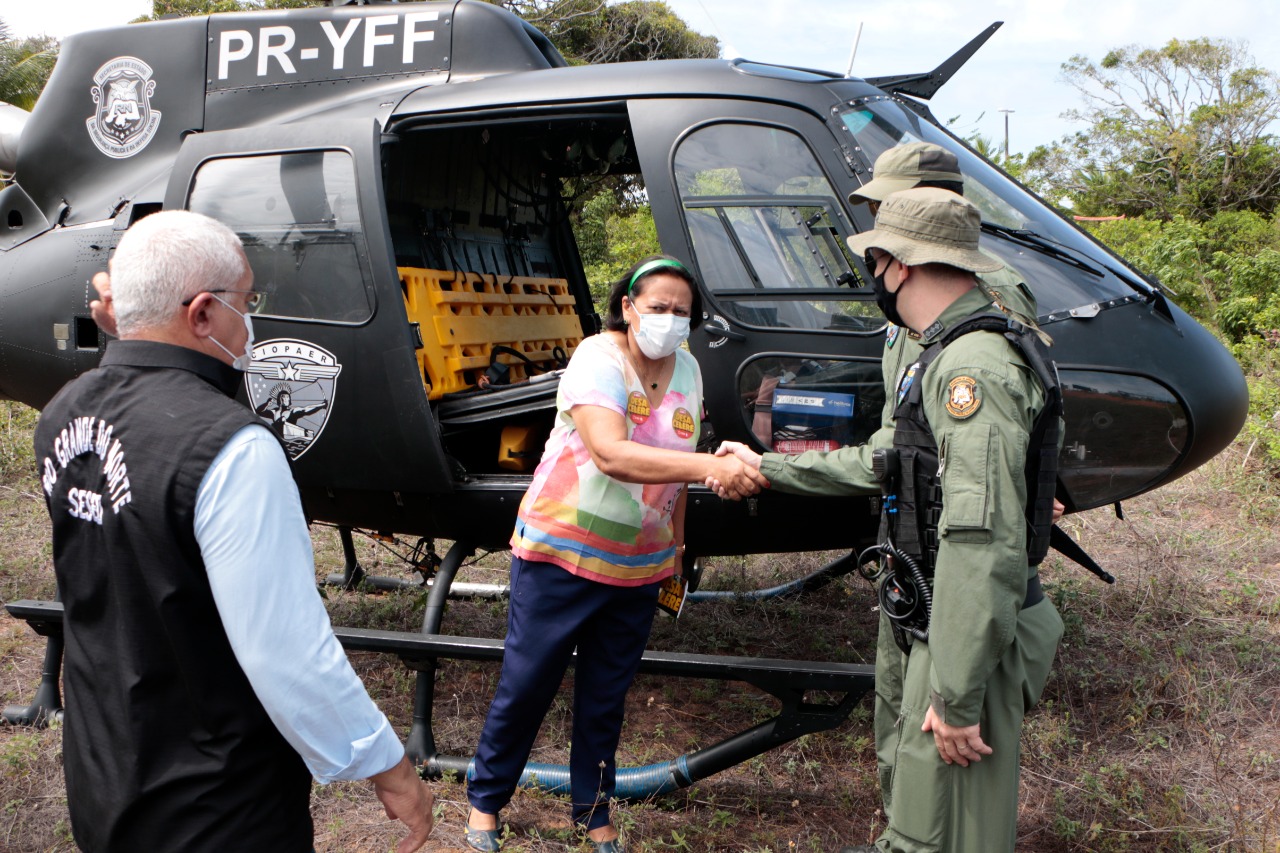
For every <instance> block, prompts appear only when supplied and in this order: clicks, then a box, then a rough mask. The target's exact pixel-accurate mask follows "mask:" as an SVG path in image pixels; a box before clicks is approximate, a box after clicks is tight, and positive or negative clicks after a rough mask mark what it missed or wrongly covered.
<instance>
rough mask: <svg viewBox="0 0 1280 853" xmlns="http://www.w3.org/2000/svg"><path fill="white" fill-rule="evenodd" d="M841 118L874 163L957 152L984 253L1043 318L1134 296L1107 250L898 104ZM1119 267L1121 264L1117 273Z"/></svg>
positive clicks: (870, 106)
mask: <svg viewBox="0 0 1280 853" xmlns="http://www.w3.org/2000/svg"><path fill="white" fill-rule="evenodd" d="M841 118H842V119H843V121H844V125H845V128H846V129H847V130H848V132H849V134H850V135H851V136H852V137H853V140H854V142H855V143H856V146H857V148H859V149H860V150H861V152H862V154H863V155H864V156H865V158H866V160H867V161H868V162H869V163H874V162H875V159H876V158H877V157H879V156H880V154H882V153H883V152H884V151H885V150H887V149H888V148H891V147H893V146H895V145H901V144H905V143H908V142H932V143H935V144H937V145H941V146H943V147H944V148H946V149H947V150H949V151H951V152H953V153H954V154H955V155H956V157H957V158H958V159H959V161H960V172H961V173H962V174H963V175H964V187H965V189H964V191H965V197H966V198H968V199H969V200H970V201H972V202H973V203H974V204H975V205H977V207H978V209H979V210H981V211H982V219H983V234H982V248H983V249H984V250H985V251H988V252H990V253H991V254H994V255H996V256H997V257H999V258H1000V260H1002V261H1004V263H1005V265H1006V266H1008V267H1010V268H1011V269H1013V270H1014V271H1016V272H1017V273H1018V274H1019V276H1020V277H1021V278H1022V279H1023V281H1025V282H1026V283H1027V284H1028V285H1029V286H1030V287H1031V290H1032V292H1033V293H1035V296H1036V300H1037V302H1038V303H1039V315H1040V316H1041V317H1042V318H1043V317H1046V316H1048V315H1049V314H1053V313H1057V312H1062V311H1070V310H1071V309H1073V308H1079V307H1080V306H1083V305H1093V304H1095V303H1103V302H1107V301H1109V300H1113V299H1118V298H1123V297H1132V296H1134V290H1133V289H1131V288H1127V287H1125V285H1124V283H1123V282H1121V281H1120V280H1119V279H1116V278H1113V277H1109V276H1104V275H1102V271H1101V270H1100V269H1098V261H1099V259H1101V258H1104V257H1105V250H1103V249H1102V248H1101V247H1099V246H1098V245H1096V244H1094V243H1092V242H1091V241H1089V240H1088V238H1086V237H1085V236H1083V235H1082V234H1080V233H1079V232H1078V231H1077V230H1076V229H1074V228H1072V227H1071V226H1070V225H1068V224H1067V223H1066V222H1063V221H1062V220H1061V219H1059V218H1058V217H1056V216H1053V215H1052V214H1050V213H1049V212H1048V211H1046V210H1045V208H1044V205H1043V204H1042V203H1041V202H1040V201H1039V200H1037V199H1036V198H1034V197H1033V196H1031V195H1030V194H1028V193H1027V192H1026V191H1025V190H1023V189H1022V188H1021V187H1019V186H1018V185H1017V184H1015V183H1014V182H1013V181H1011V180H1009V179H1008V178H1007V177H1006V176H1005V175H1003V174H1001V173H1000V172H999V171H998V170H997V169H995V168H993V167H992V166H991V164H990V163H988V162H986V161H985V160H983V159H982V158H981V157H979V156H978V155H976V154H974V153H973V152H972V151H970V150H969V149H968V148H966V147H964V146H963V145H960V144H959V143H957V142H956V140H955V139H954V138H952V137H951V136H949V135H947V134H946V133H944V132H943V131H942V130H940V129H938V128H937V127H936V126H934V125H933V124H930V123H929V122H927V121H925V120H923V119H921V118H920V117H919V116H918V115H916V114H915V113H912V112H911V111H910V110H907V109H904V108H903V107H902V106H901V105H899V104H898V103H897V102H896V101H894V100H893V99H892V98H889V97H886V96H883V95H880V96H876V97H873V98H866V99H860V100H858V101H855V102H853V103H852V104H850V105H849V106H848V107H847V108H846V109H845V110H844V111H843V112H842V113H841ZM868 180H869V178H868ZM1120 265H1121V264H1120V263H1119V262H1118V261H1117V262H1116V263H1115V264H1114V265H1113V266H1115V267H1119V266H1120ZM1129 275H1130V276H1132V274H1129Z"/></svg>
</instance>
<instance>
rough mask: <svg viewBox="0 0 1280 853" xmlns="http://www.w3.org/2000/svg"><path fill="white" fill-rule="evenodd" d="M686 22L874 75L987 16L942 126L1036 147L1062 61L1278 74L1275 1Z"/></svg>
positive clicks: (50, 13)
mask: <svg viewBox="0 0 1280 853" xmlns="http://www.w3.org/2000/svg"><path fill="white" fill-rule="evenodd" d="M666 3H667V5H668V6H670V7H671V8H672V10H673V11H675V12H676V14H678V15H679V16H680V17H681V18H683V19H684V21H685V22H686V23H688V24H689V26H690V27H692V28H693V29H695V30H697V31H698V32H701V33H705V34H707V35H714V36H716V37H717V38H719V39H720V42H721V48H722V50H723V52H724V55H725V56H726V57H733V56H742V57H745V58H747V59H753V60H757V61H760V62H772V63H777V64H782V65H798V66H802V67H807V68H819V69H823V70H829V71H838V72H840V73H844V72H845V70H846V69H847V68H848V66H849V57H850V54H851V53H852V50H853V44H854V39H855V37H856V36H857V34H858V27H859V25H860V24H861V26H862V36H861V39H860V40H859V43H858V51H857V56H856V57H855V61H854V66H853V73H854V75H855V76H859V77H877V76H884V75H890V74H907V73H912V72H919V71H929V70H932V69H933V68H934V67H935V66H937V65H938V64H939V63H941V62H942V61H943V60H945V59H946V58H947V57H949V56H951V54H953V53H955V52H956V51H957V50H959V49H960V48H961V47H962V46H963V45H964V44H965V43H967V42H968V41H969V40H970V39H972V38H973V37H974V36H976V35H977V34H978V33H980V32H981V31H982V30H984V29H985V28H986V27H987V26H988V25H989V24H991V23H992V22H994V21H1004V22H1005V23H1004V26H1003V27H1001V28H1000V30H999V31H998V32H996V34H995V35H994V36H993V37H992V38H991V40H990V41H988V42H987V43H986V45H984V46H983V47H982V49H981V50H979V51H978V53H977V55H976V56H974V57H973V58H972V59H971V60H970V61H969V63H968V64H967V65H966V66H965V67H964V68H962V69H961V70H960V72H959V73H958V74H957V75H956V76H955V77H954V78H952V80H951V81H950V82H949V83H948V84H947V85H946V86H944V87H943V88H942V90H941V91H940V92H939V93H938V94H937V95H936V96H935V97H934V98H933V101H932V104H931V105H932V109H933V113H934V115H935V116H937V117H938V119H939V120H941V121H947V120H949V119H952V118H956V121H955V123H954V124H953V125H952V128H953V130H955V131H957V132H958V133H959V134H960V135H961V136H968V135H969V134H971V133H975V132H976V133H979V134H981V135H983V136H986V137H988V138H989V139H991V140H992V141H993V142H994V143H995V144H996V146H997V147H1002V146H1003V145H1004V138H1005V117H1006V114H1005V113H1002V112H1001V110H1012V112H1011V113H1008V128H1009V149H1010V151H1011V152H1013V153H1017V152H1019V151H1022V152H1026V151H1030V150H1031V149H1032V148H1034V147H1035V146H1036V145H1040V144H1045V143H1049V142H1052V141H1054V140H1056V139H1059V138H1061V137H1062V136H1063V135H1065V134H1068V133H1071V132H1073V131H1075V130H1082V129H1084V125H1082V124H1079V123H1072V122H1070V121H1068V120H1066V119H1064V118H1062V117H1061V114H1062V113H1063V112H1065V111H1067V110H1069V109H1072V108H1073V107H1078V106H1080V105H1081V100H1080V96H1079V95H1078V93H1077V92H1076V90H1075V89H1074V88H1072V87H1071V86H1070V85H1069V84H1068V83H1066V82H1064V81H1063V80H1062V73H1061V66H1062V63H1063V62H1066V61H1067V60H1068V59H1069V58H1071V56H1073V55H1075V54H1083V55H1084V56H1086V57H1088V58H1089V59H1091V60H1093V61H1095V62H1096V61H1098V60H1100V59H1101V58H1102V57H1103V56H1104V55H1105V54H1106V53H1107V51H1108V50H1110V49H1111V48H1114V47H1121V46H1124V45H1130V44H1137V45H1140V46H1142V47H1160V46H1163V45H1164V44H1166V43H1167V42H1168V41H1169V40H1170V39H1173V38H1179V39H1190V38H1201V37H1209V38H1224V39H1242V40H1244V41H1246V42H1248V47H1249V51H1250V53H1252V54H1253V56H1254V58H1255V60H1256V61H1257V62H1258V63H1259V64H1260V65H1262V66H1264V67H1266V68H1270V69H1272V70H1273V71H1280V2H1276V0H1212V2H1205V0H666ZM150 10H151V2H150V0H6V2H5V3H4V9H3V11H0V19H3V20H4V21H5V22H6V23H7V24H8V25H9V27H10V29H11V31H12V32H13V33H14V34H15V35H17V36H20V37H21V36H28V35H39V34H47V35H52V36H57V37H59V38H61V37H64V36H66V35H69V34H71V33H73V32H78V31H80V30H87V29H95V28H97V27H103V26H112V25H115V24H119V23H124V22H126V21H129V20H131V19H132V18H135V17H138V16H139V15H144V14H148V13H149V12H150Z"/></svg>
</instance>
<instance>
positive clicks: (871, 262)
mask: <svg viewBox="0 0 1280 853" xmlns="http://www.w3.org/2000/svg"><path fill="white" fill-rule="evenodd" d="M888 254H889V253H888V252H880V253H879V254H876V250H875V249H867V251H866V254H864V255H863V256H862V262H863V263H865V264H866V265H867V271H868V272H870V273H871V274H872V275H875V274H876V268H877V267H879V266H880V261H881V260H882V259H883V258H884V257H885V256H886V255H888Z"/></svg>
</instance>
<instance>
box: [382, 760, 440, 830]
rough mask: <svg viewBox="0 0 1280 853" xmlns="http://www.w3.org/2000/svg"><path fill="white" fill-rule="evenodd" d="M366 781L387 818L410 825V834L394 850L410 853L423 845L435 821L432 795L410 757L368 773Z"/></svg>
mask: <svg viewBox="0 0 1280 853" xmlns="http://www.w3.org/2000/svg"><path fill="white" fill-rule="evenodd" d="M369 781H370V782H372V783H373V788H374V791H375V793H377V795H378V799H379V800H381V801H382V807H383V808H384V809H385V810H386V812H387V817H389V818H391V819H392V820H398V821H400V822H401V823H403V824H404V825H405V826H407V827H409V834H408V835H407V836H405V837H404V838H402V839H400V843H399V844H398V845H396V853H413V851H415V850H417V849H418V848H420V847H422V845H424V844H426V843H427V836H428V835H430V834H431V825H432V823H433V822H434V820H435V817H434V815H432V813H431V809H432V806H433V804H434V802H435V798H434V797H433V796H432V795H431V789H430V788H428V787H427V783H426V782H423V781H422V779H420V778H419V777H418V771H417V770H415V769H414V767H413V765H412V764H411V763H409V757H408V756H405V757H404V758H401V759H400V763H399V764H397V765H396V766H395V767H392V768H391V769H390V770H384V771H382V772H381V773H378V774H377V775H375V776H370V777H369Z"/></svg>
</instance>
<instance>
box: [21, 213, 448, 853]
mask: <svg viewBox="0 0 1280 853" xmlns="http://www.w3.org/2000/svg"><path fill="white" fill-rule="evenodd" d="M94 284H95V285H96V286H97V287H98V290H99V293H100V294H101V295H102V299H101V301H96V302H95V303H94V304H93V311H94V316H95V318H96V319H98V320H99V322H100V324H101V325H102V326H103V328H104V329H105V330H106V331H108V332H110V333H116V332H118V333H119V335H120V339H119V340H116V341H112V342H111V343H110V344H109V345H108V347H107V351H106V353H105V354H104V355H103V358H102V363H101V365H100V366H99V367H98V368H97V369H95V370H92V371H90V372H88V373H86V374H85V375H83V376H81V377H79V378H78V379H76V380H75V381H73V382H71V383H69V384H68V385H67V386H66V387H64V388H63V389H62V391H61V392H59V394H58V395H57V396H56V397H55V398H54V399H53V400H52V401H51V402H50V403H49V405H48V406H47V407H46V408H45V410H44V412H43V413H42V415H41V418H40V422H39V424H38V425H37V428H36V437H35V449H36V461H37V465H38V466H39V469H40V476H41V483H42V486H43V488H44V492H45V497H46V501H47V503H48V507H49V514H50V516H51V518H52V520H53V550H54V553H53V557H54V568H55V571H56V573H57V577H58V589H59V592H60V594H61V597H62V600H63V605H64V608H65V622H64V630H65V633H66V672H65V676H64V684H65V689H66V695H67V710H66V727H65V734H64V745H63V763H64V767H65V773H66V780H67V801H68V808H69V810H70V812H71V826H72V833H73V835H74V836H75V840H76V843H77V844H78V845H79V846H80V848H81V849H83V850H86V851H91V853H97V851H140V850H146V851H183V853H192V851H226V850H272V851H299V853H306V852H307V851H310V850H312V844H313V839H312V824H311V816H310V813H309V799H310V789H311V777H312V776H314V777H316V778H317V779H319V780H320V781H322V782H326V781H329V780H332V779H362V778H368V779H370V780H372V782H373V783H374V786H375V790H376V792H377V795H378V797H379V799H380V800H381V801H382V803H383V805H384V807H385V810H386V813H387V815H388V816H389V817H392V818H398V819H399V820H401V821H403V822H404V823H405V824H406V826H408V828H409V830H410V834H409V835H408V836H407V837H406V838H404V839H403V840H402V841H401V842H400V845H399V848H398V849H399V851H400V853H409V852H410V851H413V850H416V849H418V848H419V847H421V846H422V844H423V843H424V842H425V841H426V837H427V835H428V833H429V832H430V831H431V824H432V814H431V808H432V798H431V793H430V791H429V789H428V788H427V787H426V785H425V783H423V782H422V780H421V779H419V778H418V775H417V773H416V772H415V770H414V768H413V766H412V765H411V764H410V762H409V761H408V759H407V758H406V756H405V753H404V748H403V746H402V745H401V743H400V740H399V738H398V737H397V736H396V734H395V732H394V731H393V730H392V728H391V726H390V724H389V723H388V721H387V719H386V717H385V716H384V715H383V714H382V712H381V711H379V710H378V708H377V706H375V705H374V704H373V702H372V700H370V699H369V696H368V694H367V693H366V692H365V689H364V686H363V684H362V683H361V682H360V680H359V678H358V677H357V676H356V674H355V672H354V671H353V670H352V669H351V666H350V664H349V663H348V662H347V659H346V656H345V654H344V653H343V651H342V647H341V646H340V645H339V643H338V641H337V638H336V637H334V634H333V629H332V627H331V625H330V623H329V619H328V615H327V614H326V612H325V610H324V606H323V604H322V602H321V601H320V598H319V596H318V594H317V592H316V589H315V572H314V566H313V562H312V559H313V558H312V550H311V541H310V537H309V535H308V531H307V525H306V521H305V518H304V516H303V512H302V506H301V502H300V499H299V496H298V490H297V487H296V485H295V484H294V482H293V479H292V477H291V476H290V473H289V466H288V462H287V460H286V458H285V455H284V452H283V450H282V448H281V447H280V445H279V442H278V440H277V439H276V437H275V436H274V435H273V434H272V433H271V431H270V430H269V429H268V428H267V427H266V426H265V425H264V424H263V423H262V422H261V420H260V419H259V418H258V416H257V415H256V414H255V413H254V412H252V411H251V410H249V409H248V408H247V407H245V406H244V405H242V404H240V403H238V402H237V401H236V400H235V399H233V395H234V394H235V391H236V388H237V387H238V386H239V384H240V382H241V381H242V374H241V372H240V371H242V370H243V369H244V368H245V367H247V365H248V361H249V352H250V350H251V348H252V345H253V329H252V321H251V320H250V314H251V313H252V312H253V311H254V310H255V309H256V308H258V307H260V304H261V299H262V295H261V294H259V293H257V292H255V291H254V290H253V273H252V271H251V270H250V268H249V264H248V261H247V260H246V258H245V255H244V250H243V248H242V247H241V245H240V241H239V239H238V238H237V237H236V235H235V234H234V233H233V232H232V231H231V230H230V229H229V228H227V227H226V226H225V225H222V224H221V223H219V222H217V221H215V220H213V219H210V218H208V217H205V216H201V215H199V214H194V213H187V212H182V211H170V212H163V213H157V214H154V215H152V216H149V217H147V218H145V219H142V220H140V221H139V222H138V223H136V224H135V225H134V226H133V227H132V228H130V229H129V230H128V231H127V232H126V233H125V234H124V236H123V237H122V238H121V240H120V244H119V246H118V247H117V249H116V252H115V255H114V256H113V258H112V260H111V263H110V277H109V278H108V277H107V276H106V275H105V274H100V275H99V277H95V280H94Z"/></svg>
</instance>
